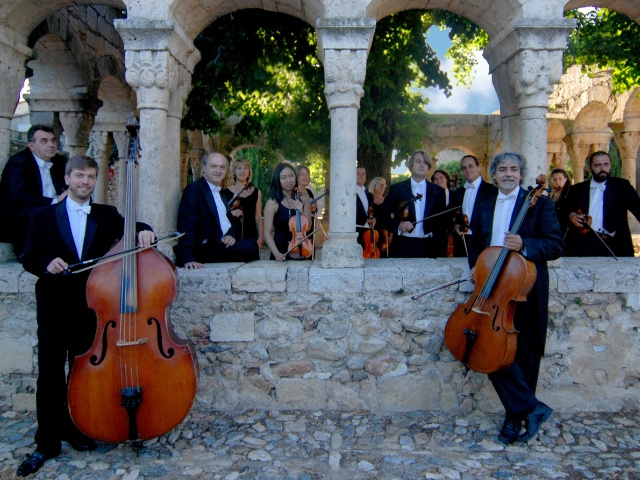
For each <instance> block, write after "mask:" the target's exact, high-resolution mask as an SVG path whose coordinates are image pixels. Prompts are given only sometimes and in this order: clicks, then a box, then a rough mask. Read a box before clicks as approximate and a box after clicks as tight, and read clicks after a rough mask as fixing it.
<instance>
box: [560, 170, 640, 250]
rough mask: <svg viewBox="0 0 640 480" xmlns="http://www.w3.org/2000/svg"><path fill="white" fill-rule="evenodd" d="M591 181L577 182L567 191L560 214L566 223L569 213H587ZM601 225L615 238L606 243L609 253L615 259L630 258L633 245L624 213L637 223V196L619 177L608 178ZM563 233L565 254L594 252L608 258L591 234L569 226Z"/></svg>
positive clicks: (639, 202) (639, 207)
mask: <svg viewBox="0 0 640 480" xmlns="http://www.w3.org/2000/svg"><path fill="white" fill-rule="evenodd" d="M590 193H591V180H587V181H584V182H580V183H578V184H576V185H573V186H572V187H571V188H570V189H569V193H568V194H567V196H566V198H565V199H564V200H563V205H562V209H563V211H562V215H563V217H564V218H565V219H566V220H567V221H568V217H569V214H570V213H571V212H576V211H577V210H578V209H580V210H581V211H582V213H584V214H588V213H589V196H590ZM602 210H603V216H604V218H603V221H602V223H603V226H604V228H605V230H607V231H608V232H610V233H613V232H616V233H615V235H614V236H613V237H612V238H610V239H608V240H607V244H608V245H609V247H610V248H611V250H613V253H615V254H616V256H619V257H633V253H634V252H633V242H632V240H631V232H630V230H629V221H628V220H627V211H630V212H631V213H633V215H634V216H635V217H636V218H637V219H638V220H640V197H638V194H637V193H636V191H635V190H634V188H633V187H632V186H631V184H630V183H629V181H628V180H625V179H623V178H609V179H608V180H607V186H606V189H605V191H604V197H603V206H602ZM568 224H569V230H568V232H567V254H568V255H575V256H593V255H595V254H596V252H599V253H601V254H602V255H607V256H608V255H610V254H609V253H608V252H607V251H606V249H605V248H604V246H603V245H602V244H601V243H600V241H599V240H598V239H597V238H595V237H594V235H593V234H592V233H587V234H580V233H578V231H577V230H576V229H574V228H572V227H571V225H572V224H571V223H570V222H568Z"/></svg>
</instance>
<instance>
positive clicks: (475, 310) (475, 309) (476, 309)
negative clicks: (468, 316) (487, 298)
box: [471, 307, 489, 317]
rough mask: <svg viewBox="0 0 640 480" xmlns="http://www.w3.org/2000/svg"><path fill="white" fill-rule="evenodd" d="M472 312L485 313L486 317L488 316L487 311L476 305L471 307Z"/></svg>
mask: <svg viewBox="0 0 640 480" xmlns="http://www.w3.org/2000/svg"><path fill="white" fill-rule="evenodd" d="M471 311H472V312H476V313H477V314H478V315H486V316H487V317H488V316H489V312H483V311H482V310H480V309H479V308H477V307H473V308H472V309H471Z"/></svg>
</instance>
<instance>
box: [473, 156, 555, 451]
mask: <svg viewBox="0 0 640 480" xmlns="http://www.w3.org/2000/svg"><path fill="white" fill-rule="evenodd" d="M489 173H490V175H491V178H492V179H493V181H494V182H495V184H496V185H497V186H498V189H499V193H498V195H497V197H492V198H489V199H487V200H485V201H484V202H482V203H480V204H479V205H477V207H476V209H475V211H474V213H473V220H472V221H471V229H472V230H473V237H472V242H471V243H470V244H469V266H470V267H471V276H472V277H473V275H474V273H475V264H476V261H477V259H478V256H479V255H480V253H481V252H482V251H483V250H484V249H485V248H487V247H489V246H500V247H502V246H504V247H506V248H507V249H509V250H512V251H514V252H520V253H521V254H522V255H524V256H525V258H526V259H527V260H530V261H532V262H533V263H534V264H535V266H536V269H537V277H536V283H535V285H534V286H533V289H532V290H531V293H530V294H529V297H528V298H527V301H526V302H523V303H518V305H517V307H516V311H515V314H514V325H515V328H516V330H519V332H520V333H519V334H518V337H517V349H516V357H515V361H514V362H513V364H512V365H511V366H510V367H508V368H506V369H502V370H498V371H497V372H494V373H491V374H489V379H490V380H491V383H492V384H493V387H494V388H495V390H496V393H497V394H498V397H499V398H500V401H501V402H502V405H503V406H504V409H505V411H506V415H505V419H504V423H503V425H502V429H501V430H500V434H499V435H498V440H499V441H501V442H503V443H506V444H510V443H513V442H515V441H516V440H518V441H521V442H526V441H528V440H529V439H531V438H533V437H534V436H535V435H536V434H537V433H538V430H539V429H540V425H541V424H542V423H543V422H544V421H545V420H547V419H548V418H549V416H550V415H551V413H552V411H553V410H552V409H551V408H549V407H548V406H547V405H545V404H544V403H542V402H540V401H539V400H538V399H537V398H536V395H535V392H536V386H537V383H538V372H539V370H540V359H541V357H542V355H543V354H544V347H545V341H546V335H547V320H548V303H549V273H548V270H547V261H548V260H554V259H556V258H558V257H559V256H560V255H561V254H562V248H563V241H562V234H561V233H560V227H559V225H558V218H557V216H556V212H555V210H554V206H553V202H552V201H551V200H550V199H549V198H548V197H544V196H541V197H540V198H538V200H537V202H536V203H535V205H534V206H533V207H532V208H530V209H529V211H528V212H527V214H526V216H525V218H524V222H523V223H522V226H521V227H520V230H519V231H518V234H517V235H511V234H510V233H509V229H510V228H511V225H512V224H513V221H514V220H515V218H516V217H517V216H518V212H519V211H520V209H521V207H522V205H523V203H524V200H525V197H526V192H525V190H523V189H522V188H520V183H521V182H522V178H523V177H524V175H525V173H526V165H525V160H524V158H523V157H522V156H521V155H520V154H518V153H501V154H499V155H496V156H495V157H494V158H493V160H492V161H491V165H490V167H489ZM503 274H504V272H503ZM523 426H524V432H522V433H520V431H521V429H522V427H523Z"/></svg>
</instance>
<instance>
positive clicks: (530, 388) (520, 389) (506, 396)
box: [489, 289, 541, 416]
mask: <svg viewBox="0 0 640 480" xmlns="http://www.w3.org/2000/svg"><path fill="white" fill-rule="evenodd" d="M534 291H535V289H534ZM531 297H534V298H531ZM535 297H536V295H535V294H533V295H530V298H529V301H527V302H525V303H519V304H518V306H517V307H516V313H515V315H514V326H515V328H516V329H517V330H518V331H519V332H520V333H518V340H517V350H516V358H515V361H514V362H513V364H512V365H511V366H510V367H509V368H506V369H503V370H498V371H497V372H494V373H491V374H489V380H491V383H492V384H493V388H494V389H495V391H496V393H497V394H498V397H499V398H500V401H501V402H502V405H503V406H504V409H505V411H506V414H507V416H522V415H525V414H527V413H529V412H530V411H531V410H533V409H534V408H535V407H536V405H537V404H538V399H537V398H536V387H537V385H538V374H539V372H540V360H541V346H540V345H539V342H538V341H537V340H536V339H537V338H539V336H540V333H539V330H540V327H539V324H538V319H537V308H535V305H536V302H537V298H535Z"/></svg>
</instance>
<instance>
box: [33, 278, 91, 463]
mask: <svg viewBox="0 0 640 480" xmlns="http://www.w3.org/2000/svg"><path fill="white" fill-rule="evenodd" d="M86 279H87V277H86V276H80V275H79V276H78V277H73V276H69V277H64V278H62V276H61V275H51V276H50V277H48V278H47V279H46V280H45V281H44V282H43V281H41V280H39V281H38V283H37V284H36V299H37V302H38V307H37V315H38V380H37V389H36V413H37V416H38V430H37V432H36V435H35V441H36V444H37V446H38V451H40V452H42V453H48V454H50V455H57V454H58V453H59V452H60V442H61V441H62V440H63V439H65V438H67V437H68V436H70V435H71V434H73V433H74V432H75V431H77V430H76V427H75V426H74V425H73V422H72V421H71V417H70V415H69V408H68V405H67V381H68V376H67V372H66V371H65V365H66V363H67V362H68V363H69V372H71V367H72V365H73V360H74V358H75V357H76V356H77V355H80V354H82V353H84V352H86V351H87V350H89V348H90V347H91V344H92V342H93V338H94V336H95V330H96V316H95V313H94V312H93V310H91V309H89V308H88V307H87V303H86V297H85V286H86ZM58 281H59V282H60V283H59V284H58V285H56V287H55V288H49V287H50V286H51V285H53V284H54V283H56V282H58ZM62 285H63V286H64V287H63V288H59V287H60V286H62Z"/></svg>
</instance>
